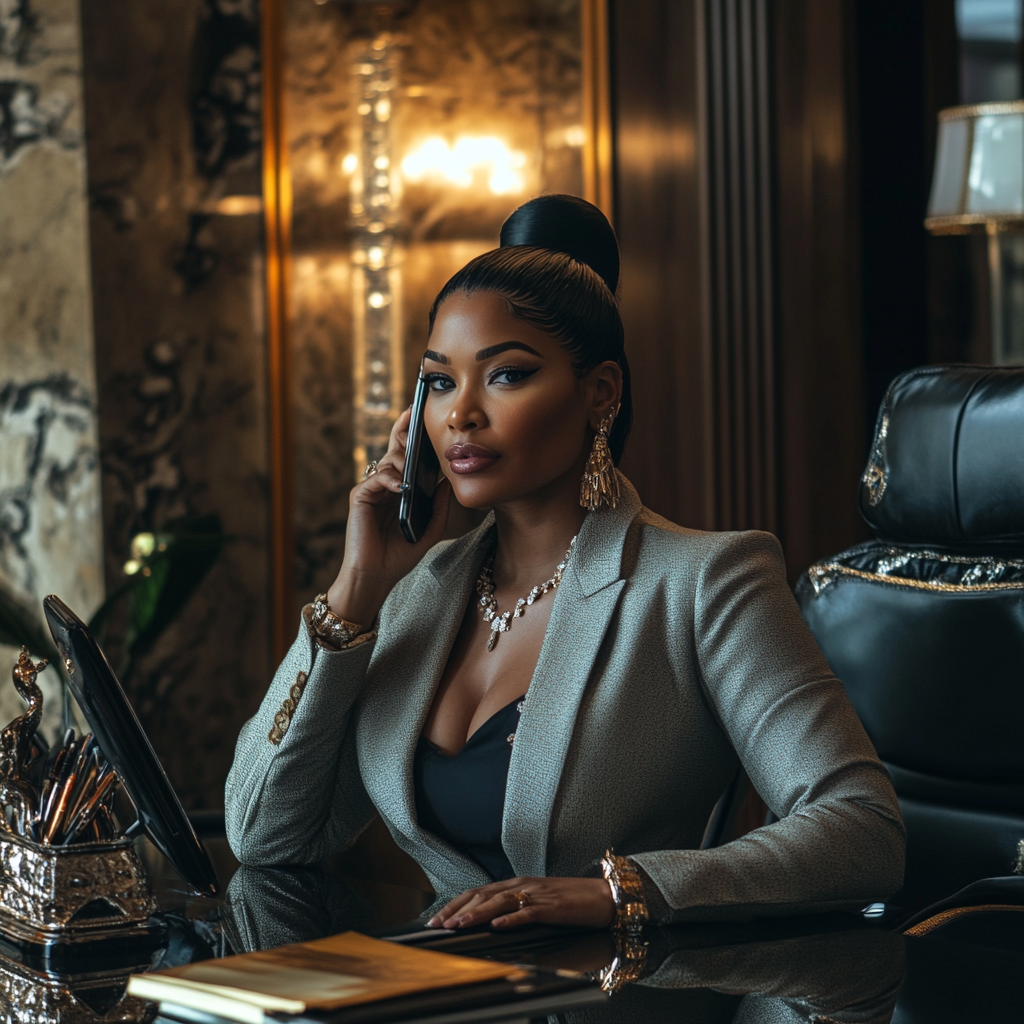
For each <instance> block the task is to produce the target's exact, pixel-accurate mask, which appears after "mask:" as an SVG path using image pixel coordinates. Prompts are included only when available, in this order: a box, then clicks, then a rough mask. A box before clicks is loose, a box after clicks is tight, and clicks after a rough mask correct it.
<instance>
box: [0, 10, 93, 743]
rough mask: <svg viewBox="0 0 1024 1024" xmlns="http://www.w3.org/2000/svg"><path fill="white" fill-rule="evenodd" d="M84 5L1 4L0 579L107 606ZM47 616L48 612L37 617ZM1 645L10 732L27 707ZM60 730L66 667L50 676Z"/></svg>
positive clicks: (30, 590)
mask: <svg viewBox="0 0 1024 1024" xmlns="http://www.w3.org/2000/svg"><path fill="white" fill-rule="evenodd" d="M81 55H82V52H81V35H80V28H79V19H78V3H77V0H0V577H2V580H3V583H4V584H5V585H6V586H9V587H10V588H12V589H13V590H15V591H16V592H18V593H19V594H20V595H21V596H22V597H23V598H25V599H27V600H28V601H30V602H32V603H33V604H35V605H36V606H37V607H38V602H39V600H40V599H41V598H42V597H43V596H45V595H46V594H48V593H57V594H59V595H60V596H61V597H62V598H63V599H64V600H65V601H66V602H67V603H68V604H69V605H70V606H71V607H72V608H74V609H75V610H76V611H77V612H78V613H79V614H81V615H83V616H88V615H90V614H91V613H92V612H93V611H94V610H95V608H96V607H97V606H98V604H99V603H100V601H101V600H102V597H103V574H102V555H101V550H102V548H101V535H100V477H99V457H98V451H97V442H96V382H95V375H94V369H93V334H92V306H91V294H90V279H89V251H88V238H87V234H88V220H87V204H86V173H85V146H84V139H83V113H82V73H81ZM40 616H41V608H40ZM14 655H15V652H14V651H13V650H12V649H10V648H0V722H2V723H6V722H7V721H8V720H9V719H10V718H12V717H14V716H15V715H18V714H21V712H22V711H23V709H24V705H23V704H22V702H21V699H20V698H19V697H18V695H17V693H16V692H15V691H14V689H13V687H12V686H11V681H10V680H11V677H10V670H11V667H12V665H13V658H14ZM39 681H40V685H41V686H42V687H43V688H44V692H45V693H46V697H47V707H48V710H49V714H48V716H47V719H46V720H45V721H44V729H48V730H52V729H54V728H56V722H55V718H56V715H57V713H58V708H59V703H58V701H57V700H56V696H57V694H58V693H59V690H60V683H59V678H58V677H57V675H56V669H52V668H51V669H50V670H49V671H48V672H44V673H43V674H42V675H41V676H40V680H39Z"/></svg>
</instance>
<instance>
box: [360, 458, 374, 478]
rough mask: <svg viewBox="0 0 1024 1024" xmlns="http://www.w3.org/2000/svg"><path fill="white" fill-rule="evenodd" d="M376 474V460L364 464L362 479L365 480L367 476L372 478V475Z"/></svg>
mask: <svg viewBox="0 0 1024 1024" xmlns="http://www.w3.org/2000/svg"><path fill="white" fill-rule="evenodd" d="M376 472H377V460H376V459H374V460H373V462H368V463H367V464H366V469H364V470H363V479H364V480H365V479H366V478H367V477H368V476H373V474H374V473H376Z"/></svg>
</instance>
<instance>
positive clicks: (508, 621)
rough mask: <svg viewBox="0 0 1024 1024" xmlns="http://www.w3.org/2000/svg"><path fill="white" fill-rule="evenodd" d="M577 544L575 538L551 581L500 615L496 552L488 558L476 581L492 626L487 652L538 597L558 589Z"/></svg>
mask: <svg viewBox="0 0 1024 1024" xmlns="http://www.w3.org/2000/svg"><path fill="white" fill-rule="evenodd" d="M575 544H576V538H575V537H573V539H572V540H571V541H570V542H569V550H568V551H566V553H565V557H564V558H563V559H562V560H561V561H560V562H559V563H558V565H556V566H555V572H554V575H553V576H552V577H551V579H549V580H545V581H544V582H543V583H538V584H537V586H535V587H534V588H533V590H531V591H530V592H529V593H528V594H527V595H526V597H521V598H519V600H518V601H516V606H515V610H512V609H509V610H508V611H504V612H502V613H501V614H500V615H499V614H498V602H497V601H495V599H494V552H493V551H492V552H491V553H490V554H489V555H488V556H487V561H486V562H484V564H483V568H482V569H481V570H480V575H479V576H478V577H477V581H476V592H477V593H478V594H479V595H480V607H481V608H482V609H483V613H484V622H489V623H490V624H491V635H490V636H489V637H488V638H487V650H489V651H493V650H494V648H495V646H496V645H497V643H498V634H499V633H507V632H508V631H509V630H510V629H511V628H512V620H513V619H518V618H520V617H521V616H522V615H523V614H524V613H525V612H526V606H527V605H530V604H533V602H534V601H536V600H537V598H538V597H542V596H543V595H544V594H546V593H547V592H548V591H549V590H557V589H558V584H559V583H561V582H562V574H563V573H564V572H565V566H566V564H567V563H568V561H569V556H570V555H571V554H572V549H573V546H574V545H575Z"/></svg>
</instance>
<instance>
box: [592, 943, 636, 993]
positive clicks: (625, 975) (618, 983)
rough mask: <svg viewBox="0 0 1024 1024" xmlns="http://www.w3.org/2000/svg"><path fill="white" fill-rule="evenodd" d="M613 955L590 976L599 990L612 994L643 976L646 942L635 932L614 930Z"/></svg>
mask: <svg viewBox="0 0 1024 1024" xmlns="http://www.w3.org/2000/svg"><path fill="white" fill-rule="evenodd" d="M614 935H615V956H614V957H613V958H612V962H611V963H610V964H608V966H607V967H602V968H601V970H599V971H595V972H594V973H593V974H591V977H592V978H593V979H594V980H595V981H596V982H598V983H599V984H600V986H601V991H602V992H607V993H609V995H614V994H615V993H616V992H619V991H621V990H622V989H623V988H625V987H626V986H627V985H629V984H630V983H632V982H634V981H639V980H640V979H641V978H642V977H643V976H644V971H645V970H646V968H647V943H646V942H644V941H642V940H641V939H640V936H639V934H638V933H635V932H615V933H614Z"/></svg>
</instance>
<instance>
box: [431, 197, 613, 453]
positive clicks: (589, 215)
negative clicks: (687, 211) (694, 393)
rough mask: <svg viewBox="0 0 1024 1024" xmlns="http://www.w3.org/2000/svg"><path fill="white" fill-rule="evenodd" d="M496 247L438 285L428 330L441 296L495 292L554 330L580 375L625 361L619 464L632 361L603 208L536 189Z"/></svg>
mask: <svg viewBox="0 0 1024 1024" xmlns="http://www.w3.org/2000/svg"><path fill="white" fill-rule="evenodd" d="M500 245H501V247H500V248H498V249H492V250H491V251H490V252H486V253H484V254H483V255H482V256H478V257H477V258H476V259H474V260H470V262H469V263H467V264H466V265H465V266H464V267H463V268H462V269H461V270H460V271H459V272H458V273H457V274H455V276H454V277H452V278H451V279H450V280H449V281H448V283H447V284H446V285H445V286H444V287H443V288H442V289H441V291H440V292H439V293H438V296H437V298H436V299H435V300H434V304H433V306H431V308H430V327H429V330H430V332H433V330H434V320H435V319H436V317H437V311H438V309H440V307H441V305H442V303H443V302H444V301H445V299H447V298H449V297H450V296H452V295H454V294H456V293H457V292H458V293H462V294H472V293H473V292H496V293H497V294H499V295H501V296H502V297H503V298H504V299H505V301H506V303H507V304H508V308H509V312H510V313H511V314H512V315H513V316H514V317H516V318H517V319H518V320H523V321H525V322H526V323H528V324H531V325H532V326H534V327H536V328H538V329H539V330H542V331H544V332H545V333H546V334H549V335H551V337H553V338H554V339H555V340H556V341H557V342H558V343H559V344H560V345H561V346H562V347H563V348H564V349H565V350H566V352H568V353H569V355H570V357H571V358H572V367H573V372H574V373H576V375H577V376H578V377H583V376H584V375H585V374H587V373H589V372H590V371H591V370H592V369H593V368H594V367H595V366H597V365H599V364H600V363H603V362H605V361H606V360H611V361H613V362H616V363H618V364H619V366H620V367H621V368H622V405H621V408H620V409H619V414H618V416H616V417H615V423H614V424H613V425H612V430H611V434H610V435H609V437H608V447H609V449H610V450H611V455H612V459H613V460H614V462H615V464H616V465H618V464H619V459H621V458H622V450H623V448H624V447H625V444H626V437H627V436H628V434H629V428H630V424H631V423H632V420H633V401H632V396H631V394H630V387H629V364H628V363H627V362H626V353H625V349H624V347H623V330H622V317H621V316H620V315H619V304H618V302H617V301H616V299H615V289H616V287H617V286H618V283H619V245H618V242H617V241H616V239H615V232H614V231H613V230H612V226H611V225H610V224H609V223H608V219H607V218H606V217H605V215H604V214H603V213H602V212H601V211H600V210H599V209H598V208H597V207H596V206H593V205H591V204H590V203H588V202H586V201H585V200H583V199H579V198H577V197H576V196H562V195H551V196H539V197H538V198H536V199H531V200H530V201H529V202H528V203H525V204H524V205H523V206H520V207H519V209H518V210H516V211H515V212H514V213H513V214H512V215H511V216H510V217H509V218H508V220H506V221H505V223H504V224H503V225H502V228H501V238H500Z"/></svg>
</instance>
